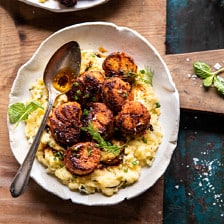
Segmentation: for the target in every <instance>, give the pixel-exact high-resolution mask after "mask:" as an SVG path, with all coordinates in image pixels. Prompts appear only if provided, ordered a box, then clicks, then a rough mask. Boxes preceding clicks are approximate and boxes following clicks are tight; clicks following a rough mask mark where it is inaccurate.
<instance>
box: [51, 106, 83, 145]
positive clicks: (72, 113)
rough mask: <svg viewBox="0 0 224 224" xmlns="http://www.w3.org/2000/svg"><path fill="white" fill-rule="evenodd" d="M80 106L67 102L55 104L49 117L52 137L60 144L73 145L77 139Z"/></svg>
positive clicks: (80, 112) (79, 129) (78, 134)
mask: <svg viewBox="0 0 224 224" xmlns="http://www.w3.org/2000/svg"><path fill="white" fill-rule="evenodd" d="M81 115H82V111H81V106H80V104H78V103H77V102H68V103H64V104H62V105H59V106H57V107H56V108H55V109H54V110H53V111H52V114H51V116H50V117H49V126H50V130H51V133H52V135H53V137H54V139H55V140H56V141H57V142H58V143H59V144H61V145H73V144H75V143H77V142H78V141H79V137H80V132H81Z"/></svg>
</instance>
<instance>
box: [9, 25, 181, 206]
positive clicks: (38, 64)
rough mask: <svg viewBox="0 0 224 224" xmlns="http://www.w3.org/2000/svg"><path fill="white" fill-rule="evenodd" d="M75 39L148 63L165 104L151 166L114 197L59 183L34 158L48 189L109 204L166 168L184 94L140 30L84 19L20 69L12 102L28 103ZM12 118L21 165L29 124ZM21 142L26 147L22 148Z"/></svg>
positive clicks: (38, 178)
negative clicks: (50, 65) (61, 51)
mask: <svg viewBox="0 0 224 224" xmlns="http://www.w3.org/2000/svg"><path fill="white" fill-rule="evenodd" d="M71 40H75V41H77V42H78V43H79V44H80V47H81V48H82V49H90V50H98V49H99V47H104V48H105V49H107V50H109V52H108V53H110V52H113V51H124V52H126V53H127V54H129V55H132V56H133V57H134V60H135V62H136V64H137V65H138V66H139V67H140V68H141V67H142V68H144V67H145V66H146V65H149V66H150V68H151V69H152V70H153V71H154V77H153V86H154V90H155V92H156V94H157V97H158V98H159V102H160V104H161V116H160V123H161V126H162V132H163V135H164V137H163V140H162V144H161V145H160V147H159V149H158V151H157V153H156V159H155V161H154V162H153V165H152V167H150V168H144V169H143V170H142V172H141V177H140V179H139V181H138V182H137V183H135V184H133V185H132V186H130V187H126V188H125V189H120V190H119V192H118V193H117V194H115V195H114V196H112V197H106V196H103V195H102V194H99V193H96V194H92V195H83V194H80V193H78V192H72V191H70V190H69V189H68V187H66V186H63V185H62V184H61V183H59V181H58V180H57V179H56V178H55V177H52V176H50V175H48V174H47V173H46V170H45V168H44V167H43V166H42V165H41V164H40V163H39V162H37V161H35V162H34V165H33V169H32V171H31V177H32V178H33V179H34V180H35V181H36V182H37V183H38V184H39V185H41V186H42V187H43V188H44V189H46V190H47V191H49V192H52V193H54V194H56V195H58V196H59V197H61V198H63V199H71V200H72V201H73V202H75V203H80V204H85V205H109V204H116V203H118V202H121V201H122V200H124V199H130V198H133V197H135V196H137V195H139V194H141V193H143V192H144V191H146V190H147V189H149V188H150V187H151V186H152V185H153V184H154V183H155V182H156V181H157V180H158V179H159V178H160V177H161V176H162V175H163V173H164V171H165V170H166V168H167V166H168V164H169V162H170V159H171V156H172V153H173V151H174V149H175V147H176V143H177V135H178V130H179V112H180V109H179V95H178V92H177V90H176V88H175V85H174V83H173V81H172V78H171V75H170V72H169V70H168V68H167V66H166V64H165V63H164V61H163V59H162V58H161V56H160V55H159V53H158V52H157V50H156V49H155V48H154V47H153V46H152V45H151V44H150V43H149V42H148V41H147V40H146V39H145V38H144V37H142V36H141V35H140V34H139V33H137V32H135V31H133V30H131V29H128V28H126V27H118V26H116V25H114V24H112V23H104V22H94V23H83V24H78V25H74V26H70V27H67V28H64V29H62V30H59V31H58V32H56V33H54V34H53V35H51V36H50V37H49V38H47V39H46V40H45V41H44V42H43V43H42V44H41V45H40V47H39V48H38V49H37V51H36V52H35V54H34V55H33V57H32V58H31V59H30V60H29V61H28V62H27V63H26V64H24V65H23V66H22V67H21V68H20V69H19V71H18V74H17V77H16V79H15V81H14V84H13V86H12V90H11V93H10V96H9V103H10V104H12V103H15V102H25V101H26V99H27V98H28V97H29V88H30V86H31V84H33V83H34V82H35V81H36V80H37V79H39V78H40V77H41V76H42V74H43V71H44V69H45V66H46V64H47V62H48V60H49V59H50V57H51V56H52V55H53V53H54V52H55V51H56V49H58V48H59V47H60V46H62V45H63V44H64V43H66V42H69V41H71ZM13 127H14V126H13V125H10V124H9V122H8V128H9V136H10V144H11V149H12V152H13V154H14V156H15V158H16V159H17V161H18V162H19V163H20V164H21V163H22V161H23V160H24V158H25V155H26V153H27V151H28V149H29V145H28V142H27V140H26V138H25V135H24V124H23V123H21V124H20V125H19V126H18V127H17V128H13ZM21 146H22V147H21Z"/></svg>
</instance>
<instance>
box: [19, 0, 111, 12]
mask: <svg viewBox="0 0 224 224" xmlns="http://www.w3.org/2000/svg"><path fill="white" fill-rule="evenodd" d="M19 1H20V2H24V3H26V4H29V5H33V6H36V7H39V8H44V9H47V10H50V11H53V12H69V11H79V10H83V9H88V8H92V7H94V6H97V5H100V4H103V3H106V2H108V1H109V0H89V1H86V0H78V2H77V4H76V5H75V6H74V7H70V8H69V7H65V6H64V5H62V4H60V3H59V1H57V0H47V1H46V2H44V3H40V2H39V0H19Z"/></svg>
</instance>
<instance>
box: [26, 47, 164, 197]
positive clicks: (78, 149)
mask: <svg viewBox="0 0 224 224" xmlns="http://www.w3.org/2000/svg"><path fill="white" fill-rule="evenodd" d="M81 53H82V62H81V69H80V76H79V77H78V78H77V79H76V80H75V81H74V83H73V87H72V88H71V90H70V91H69V92H68V93H67V94H63V95H61V96H59V97H58V98H57V99H56V101H55V104H54V109H53V110H52V113H51V115H50V117H49V122H48V125H47V126H46V128H45V131H44V133H43V136H42V139H41V143H40V146H39V148H38V151H37V159H38V160H39V162H41V163H42V164H43V165H44V166H46V168H47V172H48V173H49V174H53V175H55V176H56V177H57V178H58V179H59V180H60V181H61V182H62V183H63V184H65V185H67V186H68V187H69V188H70V189H71V190H75V191H77V190H78V191H80V192H84V193H86V194H91V193H95V192H101V193H103V194H104V195H107V196H112V195H113V194H115V193H116V192H118V190H119V189H120V188H124V187H126V186H128V185H131V184H134V183H135V182H136V181H138V179H139V177H140V174H141V170H142V169H143V168H145V167H150V166H151V165H152V163H153V161H154V159H155V156H156V151H157V149H158V147H159V145H160V143H161V141H162V132H161V127H160V124H159V116H160V106H159V105H160V104H159V102H158V99H157V97H156V95H155V93H154V91H153V86H152V84H151V80H152V72H151V71H150V70H149V69H148V67H145V68H141V69H138V67H137V65H136V64H135V62H134V60H133V59H132V57H131V56H129V55H127V54H126V53H120V52H114V53H112V54H111V55H112V56H113V59H114V58H115V59H116V60H115V62H114V60H108V59H110V58H111V55H106V54H105V53H102V52H100V51H99V52H94V51H90V50H82V52H81ZM117 58H118V59H119V60H117ZM120 58H121V59H120ZM126 59H128V64H127V60H126ZM118 61H119V63H120V62H121V64H119V63H117V62H118ZM113 63H117V64H116V65H114V64H113ZM123 63H124V64H123ZM125 64H126V65H128V66H125ZM103 65H104V66H103ZM105 65H106V67H107V68H106V71H105V70H104V69H103V68H105ZM110 68H112V70H111V71H110V70H108V69H110ZM114 68H115V69H114ZM129 68H131V69H130V70H129ZM133 68H134V69H133ZM115 70H116V74H119V77H118V76H117V75H116V74H115V72H114V71H115ZM108 74H110V75H108ZM114 74H115V75H114ZM129 75H131V76H132V78H131V79H123V78H122V77H128V76H129ZM114 80H115V81H114ZM30 93H31V98H30V99H29V102H34V101H35V102H38V103H39V104H40V105H42V106H43V107H46V104H47V92H46V88H45V86H44V83H43V80H42V79H40V80H38V81H37V82H36V83H34V84H33V86H32V87H31V88H30ZM87 99H88V100H87ZM113 99H118V100H117V101H116V100H115V101H116V102H115V103H113V102H112V100H113ZM117 105H119V106H117ZM43 114H44V111H43V109H41V108H37V110H35V111H33V112H32V113H31V114H30V115H29V117H28V119H27V120H26V126H25V133H26V136H27V139H28V141H29V142H30V143H31V142H32V141H33V138H34V136H35V135H36V130H37V128H38V127H39V125H40V122H41V118H42V116H43ZM34 127H36V128H35V129H34ZM73 131H74V136H73V137H74V138H73V137H72V134H71V133H72V132H73Z"/></svg>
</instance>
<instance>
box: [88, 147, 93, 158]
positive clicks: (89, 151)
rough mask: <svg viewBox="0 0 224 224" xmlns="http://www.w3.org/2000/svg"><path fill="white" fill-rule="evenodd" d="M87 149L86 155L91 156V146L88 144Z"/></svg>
mask: <svg viewBox="0 0 224 224" xmlns="http://www.w3.org/2000/svg"><path fill="white" fill-rule="evenodd" d="M87 150H88V156H91V154H92V147H91V146H88V147H87Z"/></svg>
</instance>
